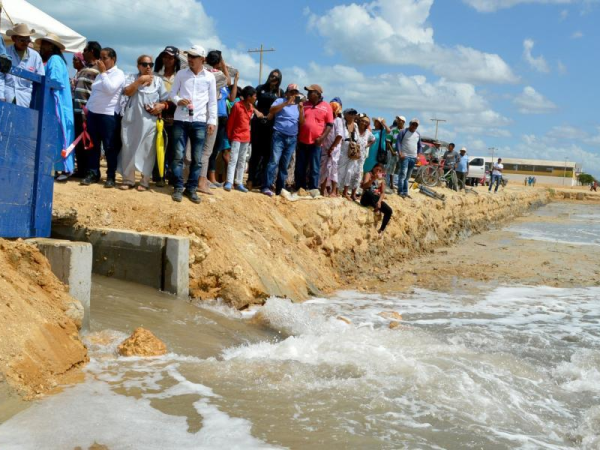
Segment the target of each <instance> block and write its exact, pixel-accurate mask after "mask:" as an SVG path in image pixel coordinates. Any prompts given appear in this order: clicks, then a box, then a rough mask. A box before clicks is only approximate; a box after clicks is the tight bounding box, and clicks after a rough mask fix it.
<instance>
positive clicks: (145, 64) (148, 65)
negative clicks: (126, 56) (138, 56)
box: [139, 62, 154, 69]
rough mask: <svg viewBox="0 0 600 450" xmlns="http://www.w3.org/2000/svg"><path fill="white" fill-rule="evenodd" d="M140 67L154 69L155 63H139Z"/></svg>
mask: <svg viewBox="0 0 600 450" xmlns="http://www.w3.org/2000/svg"><path fill="white" fill-rule="evenodd" d="M139 65H140V66H142V67H150V68H151V69H152V68H153V67H154V63H153V62H141V63H139Z"/></svg>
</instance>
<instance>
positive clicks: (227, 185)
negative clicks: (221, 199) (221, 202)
mask: <svg viewBox="0 0 600 450" xmlns="http://www.w3.org/2000/svg"><path fill="white" fill-rule="evenodd" d="M223 189H225V190H226V191H227V192H229V191H231V183H225V184H224V185H223Z"/></svg>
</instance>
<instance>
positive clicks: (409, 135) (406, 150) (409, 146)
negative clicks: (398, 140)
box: [402, 130, 421, 158]
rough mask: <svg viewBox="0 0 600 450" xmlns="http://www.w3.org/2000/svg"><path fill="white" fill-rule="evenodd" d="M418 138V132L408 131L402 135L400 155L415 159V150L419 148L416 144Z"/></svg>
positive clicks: (419, 136)
mask: <svg viewBox="0 0 600 450" xmlns="http://www.w3.org/2000/svg"><path fill="white" fill-rule="evenodd" d="M420 138H421V135H420V134H419V132H418V131H415V132H414V133H413V132H411V131H409V130H406V134H405V135H404V138H403V139H402V154H404V156H409V157H413V158H416V157H417V150H418V148H419V145H418V144H419V139H420Z"/></svg>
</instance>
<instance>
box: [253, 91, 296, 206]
mask: <svg viewBox="0 0 600 450" xmlns="http://www.w3.org/2000/svg"><path fill="white" fill-rule="evenodd" d="M299 94H300V91H299V89H298V85H297V84H290V85H289V86H288V87H287V89H286V90H285V98H278V99H277V100H275V101H274V102H273V104H272V105H271V109H270V110H269V115H268V119H269V120H271V119H274V124H273V141H272V145H271V155H270V158H269V164H268V165H267V170H266V171H265V179H264V182H263V186H262V190H261V192H262V193H263V194H265V195H268V196H269V197H271V196H273V191H271V186H272V185H273V182H274V181H275V171H276V170H277V168H279V176H278V177H277V182H276V185H275V193H276V194H277V195H279V194H280V193H281V190H282V189H283V188H284V187H285V182H286V180H287V176H288V166H289V165H290V159H292V155H293V154H294V151H295V150H296V140H297V137H298V123H299V120H300V110H301V109H302V108H303V105H302V103H301V102H300V99H301V98H300V95H299Z"/></svg>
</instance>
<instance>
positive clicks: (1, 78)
mask: <svg viewBox="0 0 600 450" xmlns="http://www.w3.org/2000/svg"><path fill="white" fill-rule="evenodd" d="M34 34H35V30H30V29H29V27H28V26H27V25H25V24H24V23H18V24H17V25H15V27H14V28H13V29H12V30H8V31H7V32H6V35H7V36H10V37H11V38H12V41H13V42H14V45H11V46H10V47H8V49H7V54H8V56H9V57H10V58H11V60H12V64H13V67H19V68H20V69H23V70H26V71H29V72H34V73H37V74H38V75H44V63H43V62H42V57H41V56H40V54H39V53H38V52H36V51H35V50H33V49H32V48H29V43H30V42H31V36H33V35H34ZM32 91H33V85H32V83H31V81H29V80H25V79H23V78H20V77H14V76H12V75H10V74H8V73H7V74H4V73H0V100H2V101H6V102H8V103H15V104H17V105H19V106H25V107H26V108H29V106H30V104H31V93H32Z"/></svg>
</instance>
